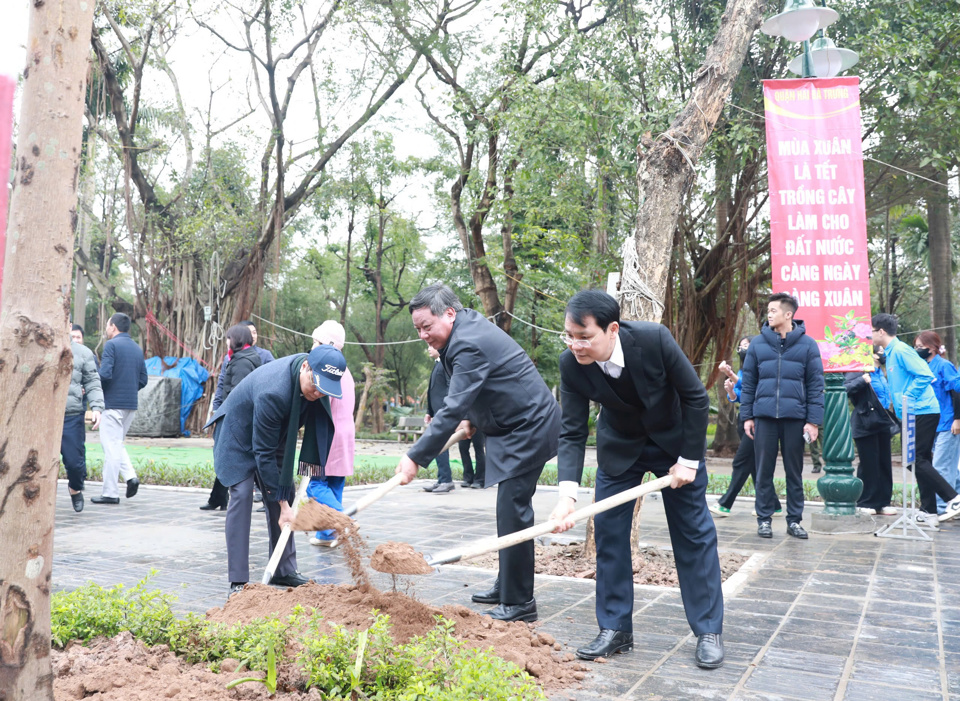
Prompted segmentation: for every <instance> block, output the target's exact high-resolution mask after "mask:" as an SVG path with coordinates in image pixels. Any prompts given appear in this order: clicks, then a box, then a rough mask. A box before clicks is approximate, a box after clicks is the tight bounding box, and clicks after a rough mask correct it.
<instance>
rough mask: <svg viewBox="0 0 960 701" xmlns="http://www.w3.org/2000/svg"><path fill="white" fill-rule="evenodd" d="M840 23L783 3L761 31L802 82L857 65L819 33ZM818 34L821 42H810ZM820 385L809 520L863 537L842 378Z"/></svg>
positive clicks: (803, 5)
mask: <svg viewBox="0 0 960 701" xmlns="http://www.w3.org/2000/svg"><path fill="white" fill-rule="evenodd" d="M839 18H840V15H839V14H837V12H836V11H835V10H832V9H830V8H828V7H826V4H825V3H823V2H821V3H820V4H817V3H816V2H815V1H814V0H785V2H784V5H783V12H781V13H780V14H778V15H775V16H773V17H771V18H770V19H768V20H766V21H765V22H764V23H763V24H762V25H761V27H760V31H762V32H763V33H764V34H768V35H771V36H781V37H783V38H784V39H787V40H788V41H792V42H794V43H802V44H803V53H802V54H801V55H800V56H797V57H796V58H795V59H793V60H792V61H791V62H790V65H789V69H790V71H792V72H793V73H797V74H799V75H800V76H802V77H803V78H828V77H833V76H835V75H837V74H838V73H840V72H841V71H845V70H847V69H848V68H851V67H852V66H853V65H855V64H856V62H857V60H858V56H857V54H856V52H854V51H849V50H848V49H838V48H837V47H836V45H835V44H834V43H833V42H832V41H831V40H830V39H828V38H827V37H826V36H825V35H824V32H823V29H824V27H827V26H829V25H831V24H833V23H834V22H836V21H837V20H838V19H839ZM817 32H820V36H819V37H818V38H817V39H815V40H814V41H813V42H811V41H810V39H811V38H812V37H813V36H814V35H815V34H816V33H817ZM825 385H826V396H825V398H824V405H825V406H824V417H823V461H824V476H823V477H821V478H820V479H819V480H818V481H817V489H818V490H819V492H820V496H821V497H823V500H824V502H825V505H826V506H825V508H824V510H823V512H822V513H818V514H814V517H813V518H812V519H811V523H812V524H813V525H814V526H815V527H816V528H817V530H824V531H834V532H838V531H848V530H855V531H859V530H863V531H866V530H867V529H868V527H869V524H864V523H859V522H860V521H862V519H859V518H858V517H857V499H859V498H860V494H861V493H862V492H863V482H861V481H860V480H859V479H857V478H856V477H854V475H853V458H854V454H855V453H854V450H853V435H852V430H851V428H850V409H849V404H848V402H847V393H846V391H845V390H844V388H843V374H842V373H827V375H826V378H825ZM818 521H819V522H818ZM869 529H870V530H872V527H869Z"/></svg>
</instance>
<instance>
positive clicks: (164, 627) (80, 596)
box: [50, 571, 176, 647]
mask: <svg viewBox="0 0 960 701" xmlns="http://www.w3.org/2000/svg"><path fill="white" fill-rule="evenodd" d="M155 574H156V572H155V571H151V573H150V575H148V576H147V577H146V578H144V579H143V580H142V581H140V582H138V583H137V584H136V586H134V587H132V588H131V589H127V588H125V587H124V586H123V585H122V584H117V585H116V586H114V587H111V588H109V589H105V588H104V587H101V586H100V585H99V584H94V583H92V582H91V583H90V584H88V585H86V586H84V587H80V588H79V589H75V590H73V591H71V592H56V593H55V594H54V595H53V596H52V597H51V605H50V623H51V632H52V641H53V645H54V646H56V647H63V646H65V645H66V644H67V643H68V642H70V641H71V640H81V641H83V642H87V641H88V640H90V639H91V638H95V637H98V636H104V637H112V636H114V635H116V634H117V633H120V632H121V631H125V630H129V631H130V632H131V633H133V635H134V636H136V637H137V638H139V639H140V640H142V641H143V642H144V643H146V644H147V645H159V644H160V643H165V642H167V634H168V631H169V630H170V629H171V627H172V626H174V625H175V622H176V618H175V617H174V614H173V611H172V610H171V609H170V604H171V603H172V601H173V600H174V597H172V596H170V595H169V594H164V593H162V592H160V591H157V590H153V591H151V590H149V589H147V583H148V581H149V578H150V577H152V576H153V575H155Z"/></svg>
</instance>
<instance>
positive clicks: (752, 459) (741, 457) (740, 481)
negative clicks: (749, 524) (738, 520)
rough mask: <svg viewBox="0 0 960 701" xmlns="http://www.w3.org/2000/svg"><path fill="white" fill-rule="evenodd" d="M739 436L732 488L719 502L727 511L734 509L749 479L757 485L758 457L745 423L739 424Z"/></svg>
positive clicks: (778, 505) (731, 477)
mask: <svg viewBox="0 0 960 701" xmlns="http://www.w3.org/2000/svg"><path fill="white" fill-rule="evenodd" d="M737 435H739V436H740V445H739V446H738V447H737V454H736V455H734V456H733V472H732V473H731V474H730V486H729V487H727V491H726V492H724V494H723V496H722V497H720V499H718V500H717V503H718V504H720V506H722V507H723V508H725V509H732V508H733V503H734V502H735V501H736V500H737V495H738V494H740V492H741V491H743V485H745V484H746V483H747V479H748V478H750V477H753V484H754V487H756V484H757V457H756V453H755V451H754V448H753V439H752V438H751V437H750V436H748V435H747V434H746V432H745V431H744V430H743V421H740V422H738V423H737ZM780 508H781V504H780V499H779V498H778V499H777V510H779V509H780Z"/></svg>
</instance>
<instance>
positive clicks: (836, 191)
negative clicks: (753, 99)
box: [763, 78, 873, 372]
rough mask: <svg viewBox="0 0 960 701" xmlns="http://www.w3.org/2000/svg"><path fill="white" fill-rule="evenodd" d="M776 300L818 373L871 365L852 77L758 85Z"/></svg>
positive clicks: (859, 151) (864, 231)
mask: <svg viewBox="0 0 960 701" xmlns="http://www.w3.org/2000/svg"><path fill="white" fill-rule="evenodd" d="M763 104H764V112H765V114H766V123H767V166H768V178H769V186H770V248H771V251H770V253H771V263H772V267H773V290H774V292H789V293H791V294H792V295H794V296H795V297H796V298H797V300H798V301H799V302H800V310H799V311H798V312H797V318H798V319H802V320H803V321H804V325H805V327H806V332H807V335H809V336H810V337H811V338H813V339H814V340H815V341H816V342H817V344H818V345H819V346H820V355H821V357H822V358H823V368H824V370H825V371H827V372H845V371H849V370H860V369H862V368H864V367H867V366H869V367H873V359H872V357H871V354H872V343H871V327H870V270H869V265H868V262H867V215H866V200H865V196H864V187H863V149H862V145H861V129H860V81H859V79H858V78H803V79H798V80H765V81H763Z"/></svg>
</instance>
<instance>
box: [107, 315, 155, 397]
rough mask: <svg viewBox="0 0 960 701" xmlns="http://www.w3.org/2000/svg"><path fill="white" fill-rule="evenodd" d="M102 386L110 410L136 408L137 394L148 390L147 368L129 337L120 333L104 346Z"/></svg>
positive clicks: (137, 347)
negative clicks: (144, 389) (142, 390)
mask: <svg viewBox="0 0 960 701" xmlns="http://www.w3.org/2000/svg"><path fill="white" fill-rule="evenodd" d="M100 385H101V387H102V388H103V403H104V406H105V407H106V408H107V409H136V408H137V393H138V392H139V391H140V390H141V389H143V388H144V387H146V386H147V365H146V363H144V362H143V350H142V349H141V348H140V346H138V345H137V344H136V342H135V341H134V340H133V339H132V338H130V334H128V333H118V334H117V335H116V336H114V337H113V338H111V339H110V340H109V341H107V343H106V345H104V347H103V360H102V361H101V363H100Z"/></svg>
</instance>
